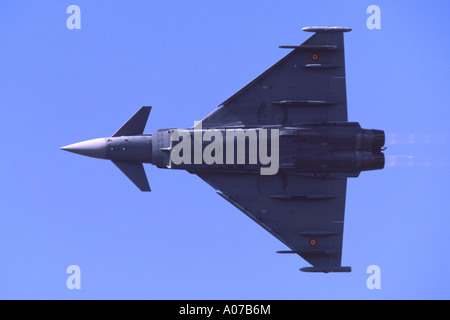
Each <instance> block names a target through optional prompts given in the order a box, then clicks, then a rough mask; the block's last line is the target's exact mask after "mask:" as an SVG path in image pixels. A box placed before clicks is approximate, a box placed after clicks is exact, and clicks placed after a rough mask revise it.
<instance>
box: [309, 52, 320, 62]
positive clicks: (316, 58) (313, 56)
mask: <svg viewBox="0 0 450 320" xmlns="http://www.w3.org/2000/svg"><path fill="white" fill-rule="evenodd" d="M311 59H312V61H317V60H319V55H318V54H317V53H313V54H312V55H311Z"/></svg>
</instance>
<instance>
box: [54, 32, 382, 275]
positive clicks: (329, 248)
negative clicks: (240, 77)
mask: <svg viewBox="0 0 450 320" xmlns="http://www.w3.org/2000/svg"><path fill="white" fill-rule="evenodd" d="M303 30H304V31H308V32H314V35H312V36H311V37H310V38H309V39H308V40H306V41H305V42H304V43H303V44H301V45H298V46H281V48H285V49H292V51H291V52H290V53H289V54H288V55H286V56H285V57H284V58H283V59H281V60H280V61H278V62H277V63H276V64H275V65H273V66H272V67H271V68H269V69H268V70H266V71H265V72H264V73H262V74H261V75H260V76H259V77H257V78H256V79H255V80H253V81H252V82H250V83H249V84H248V85H246V86H245V87H244V88H242V89H241V90H240V91H238V92H237V93H236V94H234V95H233V96H232V97H230V98H229V99H228V100H226V101H225V102H223V103H222V104H221V105H220V108H218V109H216V110H214V111H213V112H212V113H211V114H209V115H208V116H207V117H206V118H204V119H203V120H202V121H200V122H198V123H197V124H196V125H195V126H194V127H192V128H188V129H163V130H158V131H157V132H155V133H153V134H144V133H143V132H144V128H145V125H146V122H147V118H148V116H149V113H150V109H151V107H142V108H141V109H140V110H139V111H138V112H137V113H136V114H135V115H134V116H133V117H132V118H131V119H130V120H128V122H126V123H125V124H124V125H123V126H122V127H121V128H120V129H119V130H118V131H117V132H116V133H114V134H113V135H112V136H111V137H108V138H100V139H93V140H88V141H84V142H79V143H75V144H72V145H68V146H66V147H63V148H61V149H63V150H66V151H70V152H74V153H78V154H81V155H85V156H90V157H94V158H100V159H109V160H111V161H112V162H113V163H114V164H115V165H116V166H117V167H118V168H119V169H120V170H121V171H122V172H123V173H124V174H125V175H126V176H127V177H128V178H129V179H130V180H131V181H132V182H133V183H134V184H135V185H136V186H137V187H138V188H139V189H140V190H142V191H150V187H149V184H148V181H147V177H146V174H145V171H144V167H143V165H142V164H143V163H152V164H154V165H156V166H157V167H158V168H165V169H184V170H187V171H188V172H190V173H193V174H196V175H198V176H199V177H200V178H202V179H203V180H205V181H206V182H207V183H209V184H210V185H211V186H212V187H213V188H215V189H217V190H218V194H219V195H220V196H222V197H223V198H224V199H225V200H227V201H229V202H230V203H231V204H232V205H234V206H235V207H236V208H238V209H239V210H241V211H242V212H244V213H245V214H246V215H247V216H249V217H250V218H251V219H253V220H254V221H255V222H256V223H258V224H259V225H260V226H261V227H263V228H264V229H266V230H267V231H268V232H269V233H271V234H272V235H273V236H275V237H276V238H277V239H278V240H280V241H281V242H283V243H284V244H285V245H286V246H287V247H288V248H289V249H290V250H285V251H279V253H293V254H298V255H299V256H301V257H302V258H303V259H305V260H306V261H308V262H309V263H310V264H311V265H312V266H309V267H305V268H301V269H300V270H301V271H306V272H325V273H327V272H350V271H351V267H345V266H341V256H342V240H343V229H344V228H343V227H344V212H345V196H346V185H347V178H349V177H358V176H359V174H360V173H361V171H366V170H377V169H383V167H384V154H383V153H382V151H383V150H384V149H385V148H384V143H385V135H384V132H383V131H381V130H368V129H362V128H361V126H360V125H359V123H356V122H348V119H347V101H346V100H347V99H346V85H345V60H344V39H343V38H344V36H343V33H344V32H348V31H351V29H348V28H342V27H309V28H303Z"/></svg>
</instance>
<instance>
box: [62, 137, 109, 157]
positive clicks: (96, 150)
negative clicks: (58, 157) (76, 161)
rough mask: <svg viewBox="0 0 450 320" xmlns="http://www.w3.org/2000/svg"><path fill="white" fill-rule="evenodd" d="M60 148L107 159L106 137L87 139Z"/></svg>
mask: <svg viewBox="0 0 450 320" xmlns="http://www.w3.org/2000/svg"><path fill="white" fill-rule="evenodd" d="M60 149H61V150H65V151H69V152H73V153H77V154H81V155H83V156H88V157H93V158H99V159H106V138H99V139H92V140H86V141H82V142H78V143H74V144H70V145H68V146H65V147H61V148H60Z"/></svg>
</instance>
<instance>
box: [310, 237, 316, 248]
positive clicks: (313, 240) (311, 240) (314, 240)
mask: <svg viewBox="0 0 450 320" xmlns="http://www.w3.org/2000/svg"><path fill="white" fill-rule="evenodd" d="M316 244H317V240H316V239H314V238H312V239H310V240H309V245H310V246H311V247H314V246H315V245H316Z"/></svg>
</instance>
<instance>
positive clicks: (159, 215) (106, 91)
mask: <svg viewBox="0 0 450 320" xmlns="http://www.w3.org/2000/svg"><path fill="white" fill-rule="evenodd" d="M72 4H76V5H78V6H79V7H80V9H81V29H80V30H69V29H68V28H67V27H66V20H67V18H68V17H69V15H68V14H67V13H66V9H67V7H68V6H69V5H72ZM372 4H376V5H378V6H379V7H380V9H381V29H380V30H369V29H368V28H367V27H366V20H367V19H368V17H369V14H367V13H366V9H367V7H368V6H369V5H372ZM449 9H450V5H449V3H448V1H432V2H430V1H382V0H376V1H350V0H347V1H339V2H337V1H248V0H245V1H242V0H240V1H164V2H157V1H137V0H135V1H127V2H123V1H82V0H76V1H61V0H58V1H56V0H55V1H32V2H31V1H9V2H7V3H4V4H3V5H2V9H1V10H0V40H1V42H2V49H1V50H0V61H1V62H0V65H1V69H0V70H1V72H0V99H1V111H2V113H1V117H0V131H1V134H2V138H3V139H2V140H3V141H2V142H3V148H2V149H3V153H2V156H1V157H0V165H1V168H2V169H1V180H2V184H1V187H0V190H1V192H0V195H1V196H0V199H1V201H0V212H1V219H2V223H0V256H1V260H0V298H2V299H448V298H450V289H449V284H450V281H449V280H450V276H449V275H448V272H447V270H446V267H447V266H448V265H449V264H450V258H449V256H448V253H449V249H450V248H449V235H448V226H449V222H450V218H449V215H448V214H449V202H448V177H449V169H450V151H449V149H450V145H449V143H450V135H449V129H448V125H449V120H450V117H449V115H450V111H449V109H448V101H449V100H450V85H449V84H450V81H449V80H448V75H449V74H450V64H449V62H448V51H449V50H450V38H449V37H448V31H447V28H446V22H447V15H448V12H449ZM312 25H338V26H347V27H351V28H353V31H352V32H350V33H347V34H345V44H346V67H347V98H348V108H349V109H348V111H349V119H350V120H351V121H357V122H360V124H361V126H362V127H364V128H374V129H382V130H385V132H386V135H387V147H388V150H387V151H386V156H387V161H386V168H385V169H384V170H382V171H376V172H364V173H362V174H361V176H360V177H359V178H358V179H350V180H349V182H348V192H347V206H346V224H345V227H344V229H345V232H344V248H343V265H351V266H352V268H353V272H352V273H350V274H308V273H302V272H299V271H298V269H299V268H300V267H304V266H308V263H307V262H305V261H303V260H302V259H300V258H299V257H294V256H291V255H289V256H286V255H277V254H276V253H275V251H277V250H283V249H285V248H284V246H283V245H282V243H280V242H279V241H278V240H276V239H275V238H273V237H272V236H271V235H270V234H268V233H267V232H266V231H265V230H263V229H262V228H261V227H259V226H258V225H256V224H255V223H254V222H253V221H251V220H250V219H249V218H248V217H246V216H245V215H244V214H243V213H241V212H239V211H238V210H237V209H236V208H234V207H233V206H231V205H230V204H229V203H227V202H226V201H224V200H223V199H222V198H221V197H219V196H218V195H216V193H215V191H214V190H213V189H212V188H211V187H210V186H208V185H207V184H205V183H204V182H203V181H202V180H200V179H199V178H198V177H196V176H194V175H190V174H188V173H186V172H182V171H169V170H161V169H157V168H156V167H153V166H151V165H147V166H146V171H147V175H148V177H149V181H150V185H151V187H152V192H151V193H141V192H139V191H138V190H137V189H136V188H135V186H134V185H132V184H131V183H130V182H129V181H128V180H127V179H126V177H125V176H124V175H123V174H122V173H121V172H120V171H119V170H117V168H115V166H114V165H113V164H111V163H110V162H108V161H104V160H96V159H91V158H86V157H81V156H77V155H74V154H70V153H67V152H63V151H61V150H59V147H61V146H64V145H67V144H71V143H74V142H78V141H82V140H87V139H92V138H98V137H104V136H109V135H111V134H112V133H114V132H115V131H116V130H117V129H118V128H119V127H120V126H121V125H122V124H123V123H124V122H125V121H126V120H127V119H128V118H129V117H130V116H131V115H132V114H133V113H134V112H135V111H137V110H138V109H139V108H140V107H141V106H143V105H151V106H153V109H152V112H151V115H150V118H149V122H148V125H147V129H146V132H147V133H152V132H154V131H156V130H157V129H160V128H169V127H172V128H174V127H177V128H183V127H190V126H192V125H193V122H194V121H195V120H200V119H202V118H203V117H204V116H205V115H207V114H209V113H210V112H211V111H212V110H213V109H214V108H216V106H217V105H218V104H219V103H221V102H222V101H224V100H225V99H227V98H228V97H229V96H231V95H232V94H233V93H235V92H236V91H238V90H239V89H240V88H242V87H243V86H244V85H245V84H247V83H248V82H249V81H251V80H252V79H254V78H255V77H256V76H258V75H259V74H260V73H261V72H263V71H264V70H265V69H267V68H268V67H270V66H271V65H272V64H273V63H275V62H276V61H278V60H279V59H281V58H282V57H283V56H284V55H285V54H286V53H287V51H286V50H281V49H278V48H277V46H278V45H294V44H300V43H302V42H303V41H304V40H306V39H307V38H308V37H309V36H310V35H311V34H309V33H305V32H302V31H301V28H302V27H305V26H312ZM70 265H78V266H79V267H80V270H81V289H80V290H69V289H68V288H67V287H66V280H67V278H68V277H69V274H67V273H66V269H67V267H68V266H70ZM370 265H377V266H379V267H380V270H381V289H379V290H369V289H368V288H367V286H366V280H367V278H368V277H369V275H368V274H367V273H366V269H367V267H368V266H370Z"/></svg>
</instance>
